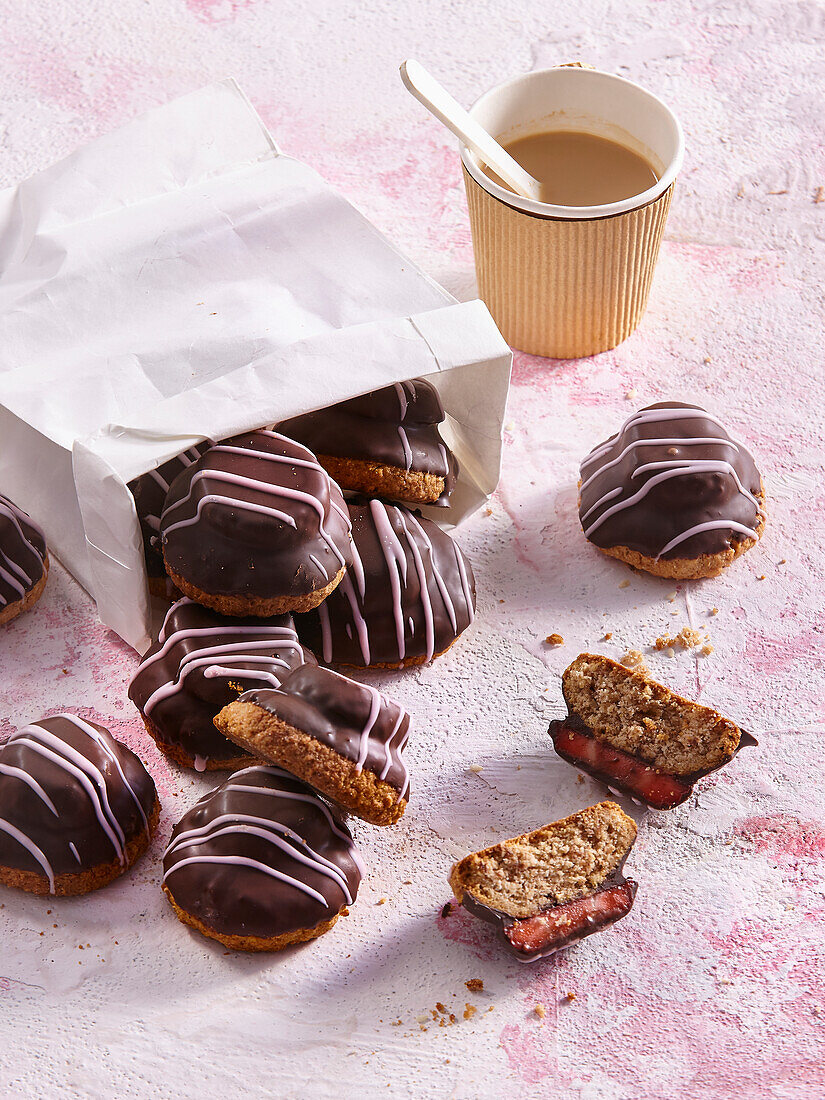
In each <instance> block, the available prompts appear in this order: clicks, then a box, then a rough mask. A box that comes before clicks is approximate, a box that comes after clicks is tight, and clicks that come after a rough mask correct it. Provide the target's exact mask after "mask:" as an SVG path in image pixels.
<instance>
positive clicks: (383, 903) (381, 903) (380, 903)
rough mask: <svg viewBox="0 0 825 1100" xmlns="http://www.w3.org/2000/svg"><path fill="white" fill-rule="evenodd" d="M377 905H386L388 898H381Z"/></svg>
mask: <svg viewBox="0 0 825 1100" xmlns="http://www.w3.org/2000/svg"><path fill="white" fill-rule="evenodd" d="M375 904H376V905H386V904H387V899H386V898H379V899H378V901H377V902H376V903H375Z"/></svg>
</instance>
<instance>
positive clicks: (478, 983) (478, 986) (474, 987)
mask: <svg viewBox="0 0 825 1100" xmlns="http://www.w3.org/2000/svg"><path fill="white" fill-rule="evenodd" d="M464 984H465V985H466V986H467V988H468V989H469V990H470V992H471V993H480V992H481V991H482V989H484V980H483V979H482V978H468V979H467V981H466V982H465V983H464Z"/></svg>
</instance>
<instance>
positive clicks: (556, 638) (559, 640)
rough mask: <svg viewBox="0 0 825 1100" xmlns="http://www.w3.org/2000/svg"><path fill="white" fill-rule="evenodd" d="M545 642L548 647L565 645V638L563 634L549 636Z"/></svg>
mask: <svg viewBox="0 0 825 1100" xmlns="http://www.w3.org/2000/svg"><path fill="white" fill-rule="evenodd" d="M544 641H545V644H546V645H564V638H563V637H562V636H561V634H548V635H547V637H546V638H545V639H544Z"/></svg>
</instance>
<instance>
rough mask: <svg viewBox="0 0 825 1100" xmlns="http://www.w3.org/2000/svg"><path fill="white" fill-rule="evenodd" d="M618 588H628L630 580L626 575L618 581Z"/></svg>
mask: <svg viewBox="0 0 825 1100" xmlns="http://www.w3.org/2000/svg"><path fill="white" fill-rule="evenodd" d="M619 588H630V581H629V580H628V579H627V577H625V579H624V580H623V581H619Z"/></svg>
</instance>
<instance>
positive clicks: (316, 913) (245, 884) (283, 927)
mask: <svg viewBox="0 0 825 1100" xmlns="http://www.w3.org/2000/svg"><path fill="white" fill-rule="evenodd" d="M187 860H195V861H198V862H187ZM163 868H164V879H163V881H164V885H165V886H166V887H167V889H168V890H169V891H170V892H171V894H172V896H173V897H174V899H175V901H176V903H177V904H178V905H179V906H180V908H181V909H184V910H185V911H186V912H187V913H189V914H191V915H192V916H194V917H196V918H198V919H199V920H200V921H201V922H202V923H203V924H205V925H206V926H207V927H208V928H209V929H211V930H212V931H215V932H218V933H220V934H222V935H228V936H259V937H261V938H266V939H269V938H275V937H277V936H282V935H285V934H287V933H289V932H294V931H297V930H298V929H303V928H315V927H316V926H317V925H318V924H320V923H321V922H322V921H327V920H329V919H330V918H331V917H334V916H335V915H336V914H337V913H338V912H339V910H340V909H342V908H343V907H344V906H345V905H349V904H350V903H351V902H353V901H354V900H355V897H356V895H357V893H358V886H359V884H360V882H361V876H362V874H363V873H364V868H363V864H362V862H361V858H360V856H359V855H358V853H357V851H356V849H355V845H354V843H353V840H352V836H351V834H350V832H349V830H348V829H347V827H346V825H345V824H344V823H343V821H342V820H341V818H340V817H339V816H338V815H337V814H336V813H335V811H334V810H332V809H330V807H329V806H327V804H326V803H325V802H322V801H321V799H320V798H318V796H317V795H316V794H315V793H314V792H313V791H312V788H311V787H308V786H307V785H306V784H305V783H302V782H301V781H300V780H298V779H295V777H294V776H291V775H290V774H289V773H288V772H285V771H283V770H282V769H281V768H274V767H253V768H246V769H244V770H243V771H239V772H235V773H234V774H233V775H231V776H230V777H229V778H228V779H227V780H226V781H225V782H224V783H222V784H221V785H220V786H219V787H216V788H215V789H214V790H213V791H210V793H209V794H207V795H206V796H205V797H204V798H202V799H201V800H200V802H198V803H197V804H196V805H195V806H193V807H192V809H191V810H189V812H188V813H186V814H185V815H184V816H183V818H182V819H181V820H180V821H179V822H178V824H177V825H176V826H175V828H174V829H173V830H172V839H171V841H170V843H169V847H168V848H167V849H166V853H165V855H164V857H163Z"/></svg>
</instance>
